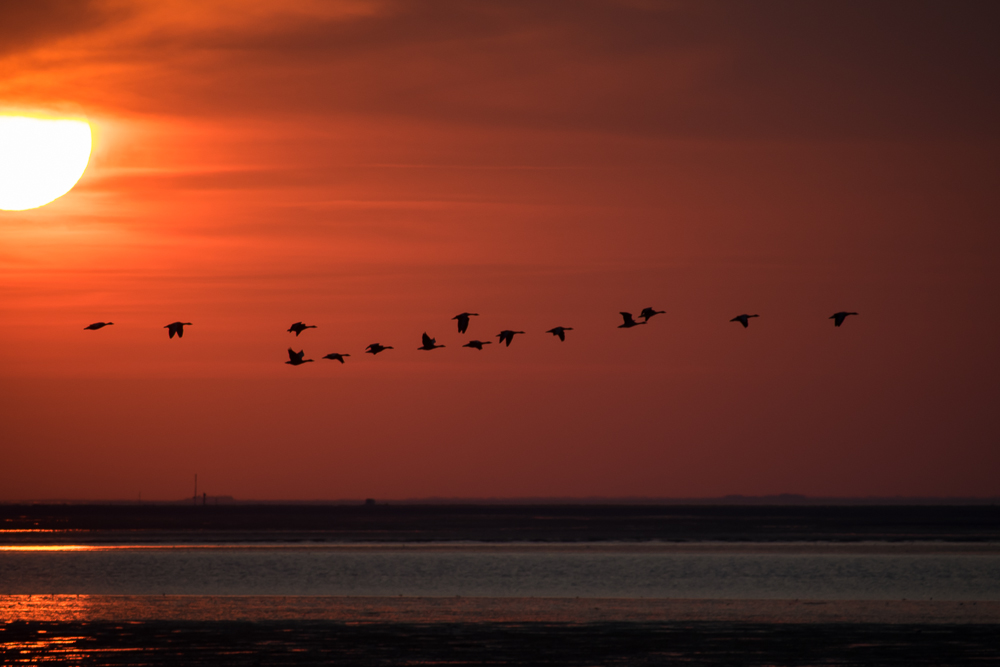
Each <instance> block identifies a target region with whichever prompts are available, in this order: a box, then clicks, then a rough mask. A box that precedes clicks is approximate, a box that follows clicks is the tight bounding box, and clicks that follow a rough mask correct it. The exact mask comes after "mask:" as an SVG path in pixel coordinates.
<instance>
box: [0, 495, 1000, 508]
mask: <svg viewBox="0 0 1000 667" xmlns="http://www.w3.org/2000/svg"><path fill="white" fill-rule="evenodd" d="M373 503H374V504H377V505H435V506H436V505H512V506H518V505H592V506H604V505H637V506H644V505H791V506H797V505H803V506H848V507H849V506H883V505H889V506H892V505H922V506H928V505H929V506H936V505H943V506H951V505H974V506H977V505H1000V496H993V497H975V496H948V497H936V496H859V497H837V496H805V495H800V494H795V493H779V494H774V495H763V496H745V495H741V494H731V495H726V496H715V497H707V498H645V497H621V498H607V497H600V496H594V497H524V498H443V497H442V498H439V497H429V498H399V499H396V498H388V499H375V498H339V499H311V500H291V499H279V500H273V499H265V500H259V499H244V498H239V499H237V498H234V497H233V496H227V495H223V496H219V495H205V496H201V495H199V496H197V497H189V498H182V499H179V500H163V499H159V500H155V499H153V500H150V499H145V500H144V499H141V498H131V499H124V498H122V499H99V500H94V499H79V498H43V499H19V500H0V506H4V505H93V506H103V505H195V504H197V505H201V504H207V505H316V506H325V505H364V504H373Z"/></svg>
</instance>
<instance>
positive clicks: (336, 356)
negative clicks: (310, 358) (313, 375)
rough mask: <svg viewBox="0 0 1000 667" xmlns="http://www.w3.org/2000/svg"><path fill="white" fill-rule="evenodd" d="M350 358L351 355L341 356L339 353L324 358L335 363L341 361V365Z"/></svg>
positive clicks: (332, 353)
mask: <svg viewBox="0 0 1000 667" xmlns="http://www.w3.org/2000/svg"><path fill="white" fill-rule="evenodd" d="M349 356H351V355H349V354H340V353H338V352H331V353H330V354H328V355H326V356H325V357H323V358H324V359H333V360H334V361H339V362H340V363H344V357H349Z"/></svg>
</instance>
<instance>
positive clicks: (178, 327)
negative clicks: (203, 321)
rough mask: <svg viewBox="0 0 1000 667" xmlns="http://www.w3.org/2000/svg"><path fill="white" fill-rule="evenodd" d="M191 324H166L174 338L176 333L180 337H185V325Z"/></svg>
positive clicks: (168, 331)
mask: <svg viewBox="0 0 1000 667" xmlns="http://www.w3.org/2000/svg"><path fill="white" fill-rule="evenodd" d="M189 326H191V323H190V322H171V323H170V324H168V325H166V326H164V327H163V328H164V329H167V333H169V334H170V337H171V338H173V337H174V335H176V336H177V337H178V338H184V327H189Z"/></svg>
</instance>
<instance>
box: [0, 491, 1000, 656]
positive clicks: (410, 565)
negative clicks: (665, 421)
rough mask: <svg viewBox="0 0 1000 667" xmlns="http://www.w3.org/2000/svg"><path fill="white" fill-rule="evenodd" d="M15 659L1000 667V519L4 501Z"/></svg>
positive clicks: (956, 513)
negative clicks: (19, 503)
mask: <svg viewBox="0 0 1000 667" xmlns="http://www.w3.org/2000/svg"><path fill="white" fill-rule="evenodd" d="M0 521H2V525H3V527H4V528H3V529H2V530H0V661H2V662H3V663H4V664H41V663H46V662H53V663H78V664H87V665H177V664H181V665H320V664H323V665H326V664H343V665H413V664H451V665H530V664H541V665H671V664H677V665H718V664H725V665H728V664H738V665H833V664H835V665H917V666H919V665H991V664H996V665H1000V514H998V511H997V508H995V507H988V506H987V507H867V508H866V507H677V506H673V507H670V506H657V507H629V506H613V507H588V506H568V507H553V506H516V507H510V506H507V507H504V506H485V507H483V506H478V507H477V506H459V507H456V506H442V507H429V506H403V507H385V506H376V507H374V508H373V507H358V506H353V507H341V506H321V507H302V506H258V507H253V506H251V507H247V506H235V507H219V508H213V507H210V506H209V507H177V506H141V507H140V506H116V507H110V508H109V507H96V506H90V507H87V506H72V505H70V506H0Z"/></svg>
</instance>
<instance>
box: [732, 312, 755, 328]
mask: <svg viewBox="0 0 1000 667" xmlns="http://www.w3.org/2000/svg"><path fill="white" fill-rule="evenodd" d="M751 317H760V315H747V314H746V313H743V314H742V315H737V316H736V317H734V318H733V319H731V320H729V321H730V322H739V323H740V324H742V325H743V328H744V329H746V328H747V327H748V326H750V318H751Z"/></svg>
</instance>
